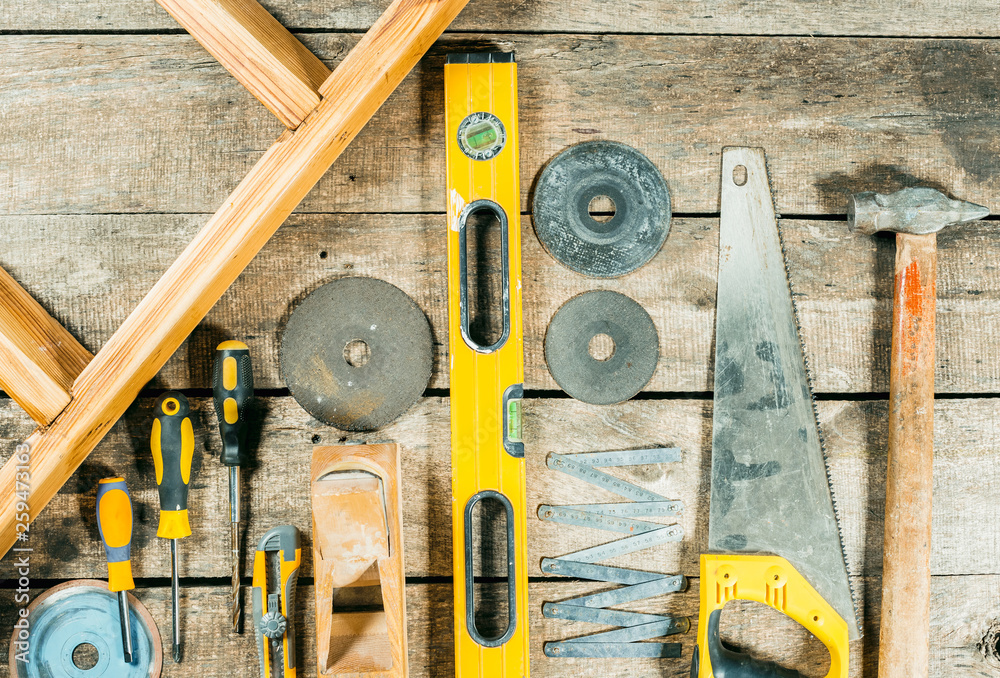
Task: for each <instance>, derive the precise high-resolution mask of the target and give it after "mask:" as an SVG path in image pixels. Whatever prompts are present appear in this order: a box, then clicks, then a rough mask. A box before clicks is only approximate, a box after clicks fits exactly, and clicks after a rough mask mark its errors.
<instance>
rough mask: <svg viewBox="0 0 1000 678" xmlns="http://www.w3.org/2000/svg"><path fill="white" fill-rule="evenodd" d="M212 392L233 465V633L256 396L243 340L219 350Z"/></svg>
mask: <svg viewBox="0 0 1000 678" xmlns="http://www.w3.org/2000/svg"><path fill="white" fill-rule="evenodd" d="M212 395H213V396H214V399H215V414H216V416H217V417H218V419H219V434H220V435H221V436H222V454H221V455H220V459H221V461H222V464H223V466H227V467H229V525H230V541H231V548H232V565H233V579H232V590H231V598H230V605H231V612H232V621H233V633H239V632H240V618H241V616H242V614H241V612H242V602H243V599H242V598H241V597H240V520H241V516H240V465H242V464H243V463H245V462H246V460H247V412H248V410H249V408H250V403H251V401H252V400H253V365H252V364H251V362H250V349H248V348H247V345H246V344H244V343H243V342H242V341H224V342H222V343H221V344H219V346H218V348H217V349H216V350H215V366H214V367H213V369H212Z"/></svg>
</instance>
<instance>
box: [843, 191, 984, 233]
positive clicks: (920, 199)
mask: <svg viewBox="0 0 1000 678" xmlns="http://www.w3.org/2000/svg"><path fill="white" fill-rule="evenodd" d="M989 213H990V211H989V210H988V209H986V208H985V207H983V206H982V205H977V204H975V203H971V202H965V201H963V200H952V199H951V198H949V197H948V196H946V195H945V194H944V193H942V192H941V191H938V190H936V189H933V188H904V189H902V190H901V191H896V192H895V193H890V194H889V195H882V194H881V193H874V192H867V193H855V194H854V195H852V196H851V197H850V199H849V201H848V203H847V223H848V225H849V226H850V228H851V230H852V231H853V230H855V229H857V230H859V231H861V232H862V233H866V234H868V235H872V234H874V233H877V232H878V231H895V232H896V233H910V234H913V235H927V234H928V233H937V232H938V231H940V230H941V229H943V228H944V227H945V226H953V225H955V224H964V223H966V222H969V221H976V220H977V219H982V218H983V217H985V216H987V215H988V214H989Z"/></svg>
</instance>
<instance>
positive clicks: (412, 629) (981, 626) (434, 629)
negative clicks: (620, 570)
mask: <svg viewBox="0 0 1000 678" xmlns="http://www.w3.org/2000/svg"><path fill="white" fill-rule="evenodd" d="M853 584H854V587H855V591H856V592H857V593H858V594H859V595H864V596H866V598H868V597H871V596H873V595H874V591H875V590H877V588H878V584H877V579H875V580H872V579H863V578H855V579H854V580H853ZM606 588H607V587H602V586H601V585H597V584H588V583H581V582H568V581H546V582H535V583H532V584H531V585H529V588H528V598H529V608H530V624H531V627H530V636H529V637H530V639H531V675H532V676H536V677H537V678H565V676H569V675H574V676H602V677H607V678H633V677H634V676H663V677H665V678H688V676H690V671H691V669H690V660H691V654H692V652H693V649H694V634H693V633H685V634H681V635H675V636H670V637H668V638H667V640H668V641H670V642H679V643H681V644H682V645H683V648H682V658H681V659H629V660H622V659H604V660H583V659H550V658H547V657H545V656H544V655H543V654H542V643H543V641H545V640H562V639H565V638H571V637H575V636H578V635H585V634H588V633H594V632H597V631H603V630H607V627H600V626H591V625H589V624H584V623H580V622H566V621H561V620H551V619H543V618H542V616H541V606H542V603H543V602H557V601H560V600H566V599H568V598H572V597H574V596H579V595H584V594H585V593H589V592H596V591H600V590H604V589H606ZM970 590H974V591H976V593H977V595H975V596H970V595H968V592H969V591H970ZM134 593H135V595H136V596H137V597H138V598H139V600H140V601H142V603H143V604H144V605H145V606H146V607H147V608H148V609H149V611H150V613H151V614H152V616H153V618H154V619H155V620H156V623H157V626H158V628H159V629H160V634H161V640H163V642H164V643H165V645H164V654H165V656H166V659H165V661H164V663H163V674H162V676H163V678H186V677H187V676H191V675H192V666H195V665H196V666H197V667H198V675H199V676H213V677H214V676H226V677H227V678H258V677H259V676H260V671H259V669H258V666H257V657H256V649H255V646H254V643H253V636H252V635H251V634H244V635H242V636H238V637H237V636H232V635H230V634H229V631H228V624H229V617H228V600H229V587H228V585H221V584H220V585H204V584H202V585H193V586H188V587H186V588H184V589H183V590H182V594H181V609H182V610H183V615H184V616H183V617H182V632H183V634H184V644H185V648H184V649H185V655H184V656H185V661H184V663H182V664H174V663H173V662H172V661H170V659H169V654H170V650H169V643H170V640H169V638H170V634H169V629H170V598H169V594H170V589H169V588H162V587H156V588H146V587H140V588H139V589H137V590H136V591H134ZM296 595H297V600H299V601H303V600H311V598H312V595H313V591H312V585H311V584H309V583H305V584H302V585H300V586H299V588H298V591H297V594H296ZM932 595H933V610H934V613H933V614H932V616H931V675H933V676H961V677H962V678H994V677H995V676H996V675H997V672H998V671H1000V661H997V660H996V659H995V658H993V657H989V658H987V655H988V654H989V652H988V650H987V648H985V647H983V646H982V640H983V638H984V637H990V638H995V635H996V627H997V622H996V618H995V615H994V614H993V611H992V610H988V609H987V608H986V607H985V606H984V605H983V604H982V601H983V599H994V600H995V599H996V598H997V597H998V596H1000V577H998V576H996V575H958V576H949V577H943V576H938V577H934V580H933V585H932ZM406 596H407V604H408V606H409V615H408V624H407V626H408V629H407V635H408V638H409V666H410V674H409V675H410V676H412V677H413V678H450V677H451V676H454V647H453V640H452V638H453V636H452V615H451V607H452V595H451V585H450V583H411V584H409V585H408V586H407V591H406ZM245 602H246V603H247V604H248V603H249V596H247V598H246V599H245ZM623 607H624V608H627V609H632V610H636V611H641V612H650V613H654V614H665V615H670V616H690V617H692V619H693V620H694V619H696V618H697V611H698V580H697V579H693V580H691V581H690V586H689V588H688V590H687V591H685V592H684V593H676V594H670V595H667V596H661V597H660V598H657V599H653V600H649V601H643V602H642V603H639V604H630V605H627V606H623ZM878 612H879V610H878V606H877V601H876V602H873V603H872V604H871V606H870V607H869V608H868V610H867V611H866V617H868V621H867V623H866V634H865V637H864V638H863V639H862V640H861V641H858V642H857V643H855V647H854V648H852V649H853V650H854V652H853V653H852V656H851V675H852V676H862V675H864V676H868V675H872V676H874V675H875V673H874V669H875V663H876V657H877V652H873V650H874V648H875V644H876V643H875V641H874V639H875V637H876V636H877V635H878V634H877V629H876V627H875V625H874V623H873V621H872V620H875V619H877V618H878ZM13 613H15V610H13V609H11V608H10V607H7V606H5V607H2V608H0V626H2V627H4V628H7V627H10V626H11V625H12V624H13V622H14V617H13ZM314 615H315V611H314V609H313V606H312V605H299V606H298V613H297V615H296V617H295V619H294V623H295V624H296V625H297V628H298V633H297V639H298V642H299V648H298V653H297V655H298V657H299V659H300V662H301V663H300V667H301V669H300V675H305V676H311V675H315V671H316V659H315V656H316V638H315V634H313V633H312V632H311V630H312V628H313V624H314V619H315V616H314ZM723 624H724V628H725V629H726V632H725V633H724V636H723V637H724V639H725V640H726V641H727V642H729V643H732V644H733V645H735V646H736V647H739V648H747V647H752V648H753V649H754V651H755V652H756V653H757V654H758V655H760V656H764V657H768V658H770V659H775V660H780V661H781V662H782V663H784V664H786V665H790V666H795V667H796V668H798V669H799V670H801V671H802V672H803V675H805V676H808V677H809V678H821V677H822V676H824V675H825V674H826V669H827V666H828V663H829V658H828V655H827V652H826V649H825V648H824V647H823V646H822V645H821V644H820V643H819V641H817V640H816V639H815V638H812V637H810V636H809V635H808V634H807V633H806V632H805V630H804V629H802V627H800V626H798V624H796V623H795V622H792V621H790V620H789V619H788V618H787V617H784V616H783V615H781V614H778V613H776V612H775V611H774V610H772V609H770V608H766V607H763V606H758V605H756V604H740V605H736V606H733V607H731V608H729V607H727V608H726V611H725V613H724V617H723ZM0 662H2V663H0V678H8V677H9V673H8V669H7V644H6V642H5V643H3V644H0Z"/></svg>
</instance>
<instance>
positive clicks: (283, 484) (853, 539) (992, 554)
mask: <svg viewBox="0 0 1000 678" xmlns="http://www.w3.org/2000/svg"><path fill="white" fill-rule="evenodd" d="M191 402H192V409H193V419H194V421H195V438H196V455H195V460H194V464H193V468H194V471H193V472H192V473H193V480H192V483H191V499H190V505H191V509H190V511H191V522H192V529H193V531H194V534H193V535H192V536H191V537H189V538H187V539H186V540H185V541H184V553H185V557H184V559H183V562H182V564H181V576H182V577H228V575H229V572H230V570H229V559H228V554H229V539H228V515H229V514H228V507H227V501H228V494H227V491H226V488H227V484H226V483H227V482H228V474H227V472H226V470H225V468H224V467H223V466H222V465H221V464H220V463H219V462H218V454H219V449H220V447H221V445H220V440H219V438H218V434H217V430H218V429H217V427H216V424H215V419H214V414H213V412H212V407H211V402H210V400H209V399H206V398H192V399H191ZM3 405H4V406H3V407H2V408H0V415H2V418H0V435H2V437H0V440H2V442H3V446H2V449H3V450H4V453H5V454H7V453H8V451H9V450H10V449H12V448H13V444H14V442H16V441H18V440H20V439H21V438H22V437H23V436H24V435H25V434H26V433H27V432H28V430H30V428H31V422H30V420H29V419H28V418H27V416H26V415H24V414H23V413H22V412H20V410H19V409H18V408H17V407H16V405H14V404H12V403H9V402H7V403H4V404H3ZM261 406H262V411H260V412H259V415H260V416H261V427H262V432H257V433H253V434H252V435H251V439H252V445H253V449H254V452H253V462H252V463H251V464H250V466H249V467H248V468H246V469H245V470H244V474H243V475H244V485H245V490H244V495H245V497H244V516H245V520H246V529H245V534H246V537H245V538H246V540H247V543H248V544H253V543H255V541H254V540H255V539H257V538H259V537H260V535H262V534H263V533H264V532H265V531H266V530H268V529H269V528H271V527H273V526H274V525H279V524H285V523H289V524H293V525H297V526H298V527H299V528H300V529H302V530H303V533H304V543H303V564H302V576H305V577H311V576H312V559H311V551H310V549H311V538H310V536H309V525H311V519H310V509H309V463H310V459H311V454H312V448H313V446H314V445H317V444H322V445H338V444H362V443H366V444H367V443H379V442H387V441H392V442H398V443H399V444H400V445H401V447H402V466H403V497H404V499H403V539H404V542H405V545H406V547H405V553H406V561H405V568H406V575H407V576H408V577H448V576H450V575H451V558H450V553H451V523H450V511H451V508H450V498H451V493H450V485H451V464H450V455H449V445H450V443H449V440H450V432H449V423H448V400H447V399H444V398H425V399H423V400H422V401H420V402H419V403H418V404H417V405H416V406H415V407H414V408H413V409H412V410H411V411H410V412H408V413H407V414H406V415H405V416H404V417H402V418H401V419H399V420H398V421H397V422H396V423H394V424H392V425H391V426H389V427H387V428H385V429H383V430H382V431H380V432H376V433H374V434H368V435H364V434H357V433H350V434H348V433H345V432H342V431H338V430H337V429H334V428H331V427H328V426H325V425H323V424H320V423H318V422H316V421H315V420H313V419H312V418H311V417H310V416H309V415H308V414H306V412H305V411H304V410H302V409H301V408H299V407H298V405H297V404H296V403H295V402H294V401H293V400H292V399H291V398H267V399H266V400H265V401H264V402H263V403H262V405H261ZM819 414H820V424H821V427H822V429H823V432H824V434H825V438H826V443H827V452H828V454H829V457H830V472H831V478H832V483H833V490H834V493H835V495H836V497H837V501H838V505H839V510H840V519H841V521H842V527H843V531H844V534H845V539H846V544H845V547H846V550H847V557H848V563H849V565H850V568H851V571H852V572H853V573H855V574H858V575H861V574H866V575H871V574H878V573H879V571H880V569H881V563H882V506H883V503H884V485H885V453H884V448H883V446H884V441H885V437H886V435H887V429H886V416H887V408H886V403H885V402H884V401H856V402H846V401H822V402H820V403H819ZM998 416H1000V401H995V400H994V399H992V398H990V399H974V400H939V401H938V402H937V403H936V413H935V418H936V427H935V428H936V433H937V444H936V448H937V449H936V457H935V469H934V470H935V475H934V480H935V501H934V528H935V530H934V543H933V554H932V558H931V568H932V572H933V573H934V574H941V575H947V574H1000V539H998V538H997V535H995V534H994V533H993V531H992V530H984V529H982V526H984V525H992V524H993V523H994V522H997V521H998V520H1000V505H998V504H997V502H995V501H994V500H993V497H994V495H995V490H994V488H995V487H996V484H997V483H1000V460H998V459H997V458H996V456H995V454H994V450H995V449H996V448H997V447H1000V430H998V429H997V427H996V426H995V425H994V422H995V421H996V420H997V418H998ZM151 417H152V399H146V398H142V399H140V400H139V401H137V403H136V404H135V405H134V406H133V407H132V408H131V409H130V410H129V411H128V413H127V414H126V415H125V417H124V418H123V419H122V421H121V422H119V424H118V425H117V426H116V427H115V429H114V430H113V431H112V433H111V434H109V436H108V437H107V439H106V440H105V441H104V442H102V443H101V445H100V446H98V448H97V450H95V452H94V453H93V455H91V457H89V458H88V459H87V461H86V462H84V464H83V465H82V466H81V467H80V470H79V471H78V472H77V473H76V474H75V475H74V477H73V479H71V480H70V482H69V483H68V484H67V485H66V486H65V487H64V488H63V489H62V491H61V492H60V493H59V494H58V495H57V496H56V497H55V499H53V500H52V503H51V505H50V506H49V508H48V509H47V510H46V511H44V512H43V513H42V514H41V515H40V516H39V518H38V520H37V521H36V522H35V523H33V524H32V528H31V529H32V536H33V538H35V539H37V540H38V543H40V544H42V545H44V548H40V549H39V551H38V552H37V553H36V554H35V555H34V557H33V566H32V568H33V576H35V577H39V578H46V579H51V578H63V577H70V578H79V577H96V576H98V574H99V573H100V572H101V571H102V570H103V567H104V560H103V558H104V554H103V551H102V550H101V545H100V542H99V541H98V538H97V525H96V523H95V522H94V500H95V496H96V489H97V480H98V479H100V478H103V477H108V476H110V475H115V474H118V475H122V476H124V478H125V479H126V481H127V482H128V484H129V490H130V492H131V494H132V498H133V502H135V505H136V509H135V513H136V526H135V538H134V540H133V545H132V550H133V570H134V572H135V576H136V577H137V578H149V577H162V576H166V573H168V572H169V544H168V543H167V542H166V541H164V540H162V539H156V538H155V533H156V521H157V509H156V507H157V499H156V497H157V494H156V487H155V483H154V482H153V466H152V456H151V454H150V452H149V450H148V432H149V426H150V422H151ZM525 445H526V447H527V454H528V476H527V480H528V507H529V521H528V526H529V529H528V561H529V563H535V565H532V566H530V567H529V576H540V575H541V572H540V570H538V567H537V563H538V562H539V561H540V560H541V559H542V558H543V557H547V556H549V557H551V556H558V555H562V554H564V553H569V552H571V551H573V550H576V549H580V548H584V547H586V546H590V545H595V544H597V543H600V539H601V537H602V536H604V537H607V536H608V535H602V534H600V533H594V532H591V531H590V530H588V529H586V528H568V527H557V526H556V525H555V524H553V523H547V522H542V521H540V520H537V519H536V518H535V517H534V514H533V511H534V510H535V509H536V508H537V507H538V505H540V504H571V503H584V500H587V501H594V502H598V501H613V500H614V497H613V495H610V494H608V495H605V494H603V493H601V492H598V491H597V490H595V489H591V487H590V486H589V485H586V484H583V483H580V482H577V481H575V480H570V479H568V478H567V477H565V476H563V475H562V474H558V473H556V472H554V471H550V470H548V469H546V467H545V456H546V454H548V453H549V452H565V453H570V452H585V451H594V450H600V449H628V448H636V447H643V446H654V445H666V446H677V447H680V448H681V449H682V450H683V451H684V455H683V460H682V462H681V463H680V464H676V465H666V466H662V467H638V468H636V469H632V470H628V469H621V470H619V471H615V472H616V473H619V474H620V475H622V476H623V477H625V478H627V479H629V480H631V481H633V482H635V483H637V484H639V485H641V486H643V487H648V488H649V489H652V490H653V491H655V492H658V493H660V494H664V495H665V496H667V497H669V498H671V499H680V500H682V501H683V502H684V504H685V507H686V509H685V512H684V515H683V517H682V519H681V520H680V524H681V525H682V526H683V528H684V530H685V538H684V541H683V543H682V544H681V546H680V547H677V548H670V549H663V550H662V551H658V552H657V554H656V556H655V557H652V558H651V557H650V556H649V555H647V554H638V555H632V556H624V557H622V558H621V559H620V561H618V562H619V563H620V564H621V565H623V566H626V567H640V568H642V567H655V568H657V569H662V570H664V571H668V572H669V571H679V572H681V573H684V574H688V575H692V576H694V575H695V573H697V570H698V560H697V559H698V556H699V554H700V553H701V551H702V549H703V548H704V544H705V539H706V537H707V519H708V494H707V488H708V478H709V475H708V473H709V456H710V448H711V402H710V401H703V400H635V401H630V402H628V403H624V404H622V405H615V406H608V407H602V406H593V405H585V404H583V403H580V402H577V401H574V400H570V399H564V398H542V399H530V400H528V401H527V403H526V405H525ZM970 468H973V469H975V473H974V474H970V473H969V471H968V470H969V469H970ZM970 535H976V538H975V539H970ZM609 540H610V538H609V539H606V541H609ZM247 548H249V547H247ZM244 550H245V551H246V549H244ZM246 558H247V556H246V555H244V559H246ZM0 562H5V563H10V562H12V558H11V556H10V555H8V556H7V557H6V559H5V560H4V561H0ZM248 567H249V565H248V564H247V563H245V564H244V568H245V571H246V575H247V576H249V574H250V573H249V569H246V568H248Z"/></svg>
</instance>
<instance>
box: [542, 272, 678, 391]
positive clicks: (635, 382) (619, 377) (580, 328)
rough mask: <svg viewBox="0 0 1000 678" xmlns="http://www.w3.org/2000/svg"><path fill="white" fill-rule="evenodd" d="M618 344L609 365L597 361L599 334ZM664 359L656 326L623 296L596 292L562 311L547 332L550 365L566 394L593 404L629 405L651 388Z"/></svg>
mask: <svg viewBox="0 0 1000 678" xmlns="http://www.w3.org/2000/svg"><path fill="white" fill-rule="evenodd" d="M602 334H604V335H607V336H609V337H611V340H612V341H613V342H614V351H613V353H611V356H610V357H608V358H607V359H606V360H599V359H597V358H594V357H593V356H592V355H591V353H590V342H591V340H592V339H593V338H594V337H597V336H598V335H602ZM659 357H660V340H659V337H658V335H657V334H656V326H655V325H653V319H652V318H650V317H649V313H647V312H646V309H644V308H643V307H642V306H640V305H639V304H638V303H636V302H635V301H634V300H632V299H630V298H629V297H626V296H625V295H624V294H619V293H618V292H611V291H609V290H594V291H592V292H584V293H583V294H581V295H579V296H576V297H573V298H572V299H570V300H569V301H567V302H566V303H565V304H563V306H562V308H560V309H559V310H558V311H556V314H555V315H554V316H553V317H552V322H550V323H549V329H548V331H546V333H545V362H547V363H548V365H549V372H551V373H552V378H553V379H555V380H556V383H557V384H559V386H560V388H562V389H563V390H564V391H566V393H568V394H570V395H571V396H573V397H574V398H576V399H577V400H582V401H583V402H585V403H591V404H593V405H612V404H614V403H620V402H623V401H625V400H628V399H629V398H631V397H632V396H634V395H635V394H636V393H638V392H639V391H641V390H642V387H643V386H645V385H646V384H648V383H649V380H650V379H651V378H652V377H653V372H655V371H656V363H657V362H658V361H659Z"/></svg>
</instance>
